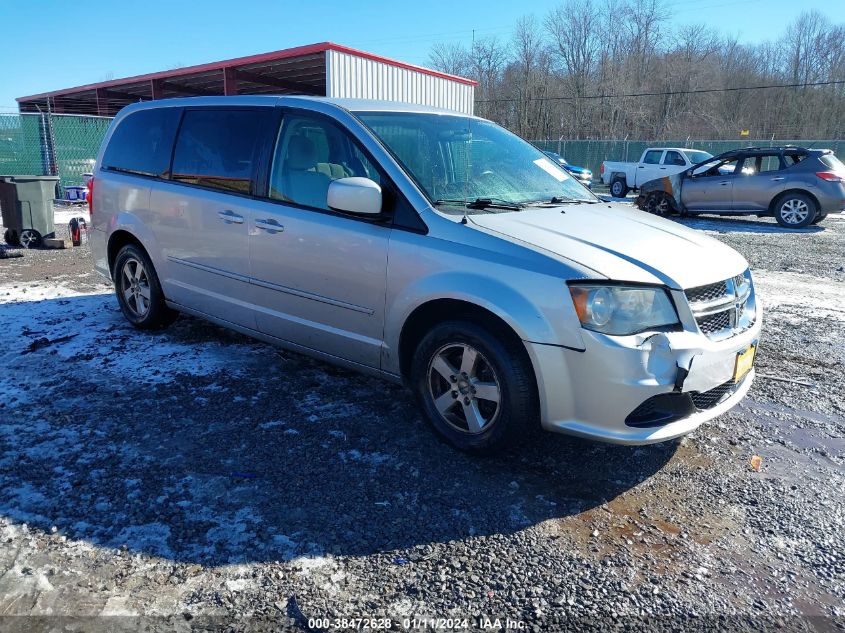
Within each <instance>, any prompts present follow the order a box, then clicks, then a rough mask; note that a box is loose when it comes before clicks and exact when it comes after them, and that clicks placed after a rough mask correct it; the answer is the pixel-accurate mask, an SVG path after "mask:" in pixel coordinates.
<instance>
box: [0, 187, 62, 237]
mask: <svg viewBox="0 0 845 633" xmlns="http://www.w3.org/2000/svg"><path fill="white" fill-rule="evenodd" d="M58 182H59V177H58V176H2V175H0V212H2V217H3V227H4V229H5V232H4V233H3V239H4V240H5V241H6V242H7V243H8V244H15V245H17V244H20V245H21V246H23V247H24V248H36V247H38V246H40V245H41V243H42V241H43V240H44V238H45V237H52V236H53V234H54V231H55V228H54V224H53V198H54V197H55V196H56V184H57V183H58Z"/></svg>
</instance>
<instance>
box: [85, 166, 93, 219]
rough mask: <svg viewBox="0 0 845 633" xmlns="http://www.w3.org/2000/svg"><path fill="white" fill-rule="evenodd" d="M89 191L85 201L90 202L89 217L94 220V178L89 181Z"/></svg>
mask: <svg viewBox="0 0 845 633" xmlns="http://www.w3.org/2000/svg"><path fill="white" fill-rule="evenodd" d="M87 186H88V191H87V192H86V193H85V200H86V201H87V202H88V215H89V216H90V217H91V219H92V220H93V219H94V177H93V176H91V178H89V179H88V184H87Z"/></svg>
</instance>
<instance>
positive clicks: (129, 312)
mask: <svg viewBox="0 0 845 633" xmlns="http://www.w3.org/2000/svg"><path fill="white" fill-rule="evenodd" d="M112 278H113V279H114V289H115V293H116V294H117V302H118V303H119V304H120V309H121V311H122V312H123V316H125V317H126V319H127V320H128V321H129V322H130V323H131V324H132V325H134V326H135V327H136V328H138V329H141V330H151V329H157V328H162V327H166V326H168V325H170V324H171V323H172V322H173V321H174V320H175V319H176V317H177V315H178V313H177V312H176V311H174V310H171V309H170V308H168V307H167V303H165V299H164V293H163V292H162V290H161V284H160V283H159V280H158V275H157V274H156V271H155V268H153V263H152V261H150V257H149V255H147V253H146V252H145V251H144V250H143V249H142V248H140V247H138V246H136V245H134V244H129V245H127V246H124V247H123V248H122V249H121V250H120V252H119V253H118V254H117V259H115V263H114V272H113V274H112Z"/></svg>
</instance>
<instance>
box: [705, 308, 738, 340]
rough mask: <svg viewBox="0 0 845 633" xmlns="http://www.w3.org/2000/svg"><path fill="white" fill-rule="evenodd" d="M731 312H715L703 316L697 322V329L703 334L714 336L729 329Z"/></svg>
mask: <svg viewBox="0 0 845 633" xmlns="http://www.w3.org/2000/svg"><path fill="white" fill-rule="evenodd" d="M731 313H732V310H725V311H723V312H716V313H714V314H708V315H707V316H703V317H701V318H700V319H697V321H698V327H699V329H700V330H701V331H702V332H704V333H705V334H715V333H717V332H721V331H722V330H726V329H729V328H730V327H731Z"/></svg>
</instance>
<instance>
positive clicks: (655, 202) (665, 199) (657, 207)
mask: <svg viewBox="0 0 845 633" xmlns="http://www.w3.org/2000/svg"><path fill="white" fill-rule="evenodd" d="M643 207H645V209H644V210H645V211H648V212H649V213H651V214H653V215H659V216H660V217H666V216H667V215H671V214H672V211H673V208H672V201H671V200H670V199H669V196H667V195H666V194H665V193H653V194H651V195H650V196H649V197H648V198H646V201H645V204H644V205H643Z"/></svg>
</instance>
